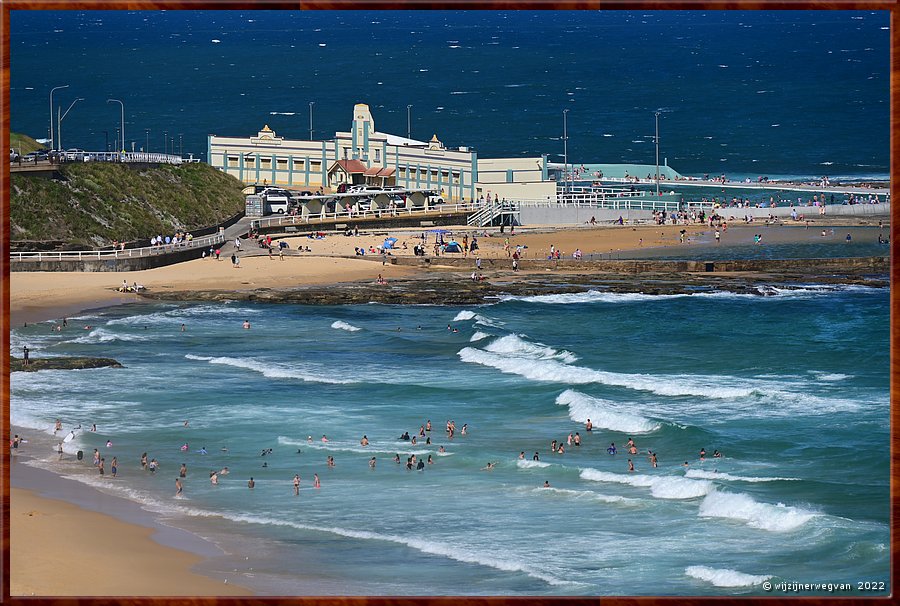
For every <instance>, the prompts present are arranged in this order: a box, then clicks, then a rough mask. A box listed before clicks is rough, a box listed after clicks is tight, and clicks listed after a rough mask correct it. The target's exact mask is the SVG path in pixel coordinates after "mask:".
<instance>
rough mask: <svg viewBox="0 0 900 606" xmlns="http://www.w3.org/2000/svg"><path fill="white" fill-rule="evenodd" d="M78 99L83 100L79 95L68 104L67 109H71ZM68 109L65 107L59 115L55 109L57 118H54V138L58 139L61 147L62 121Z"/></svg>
mask: <svg viewBox="0 0 900 606" xmlns="http://www.w3.org/2000/svg"><path fill="white" fill-rule="evenodd" d="M79 101H84V99H82V98H81V97H78V98H77V99H75V100H74V101H72V105H70V106H69V109H72V107H73V106H74V105H75V104H76V103H78V102H79ZM69 109H67V110H66V112H65V113H64V114H63V115H62V116H60V115H59V108H57V111H56V115H57V116H58V118H57V120H56V138H57V139H58V140H59V146H60V147H62V121H63V120H64V119H65V117H66V116H67V115H68V113H69Z"/></svg>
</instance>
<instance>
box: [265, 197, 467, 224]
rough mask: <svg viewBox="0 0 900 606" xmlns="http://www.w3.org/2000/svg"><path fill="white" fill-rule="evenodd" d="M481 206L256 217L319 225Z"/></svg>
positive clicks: (453, 211) (449, 212) (429, 214)
mask: <svg viewBox="0 0 900 606" xmlns="http://www.w3.org/2000/svg"><path fill="white" fill-rule="evenodd" d="M479 208H480V206H479V205H478V204H477V203H473V202H461V203H459V204H435V205H433V206H428V207H407V208H381V209H370V210H360V211H353V210H350V211H347V210H341V211H338V212H325V211H324V210H323V211H322V212H321V213H310V214H306V215H276V216H271V217H260V218H258V219H254V224H255V225H258V226H259V227H260V228H268V227H287V226H296V225H319V224H323V223H328V224H330V223H337V222H341V221H361V220H366V219H389V218H392V217H405V218H421V219H429V218H433V217H442V216H445V215H456V214H461V213H469V212H473V211H475V210H478V209H479Z"/></svg>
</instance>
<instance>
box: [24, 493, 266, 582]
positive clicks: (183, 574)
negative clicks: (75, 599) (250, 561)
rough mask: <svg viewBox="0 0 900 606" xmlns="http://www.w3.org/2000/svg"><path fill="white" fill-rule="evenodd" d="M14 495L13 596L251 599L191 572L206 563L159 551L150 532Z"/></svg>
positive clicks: (35, 497)
mask: <svg viewBox="0 0 900 606" xmlns="http://www.w3.org/2000/svg"><path fill="white" fill-rule="evenodd" d="M10 497H11V498H10V513H9V518H10V544H11V547H12V549H10V552H9V553H10V595H11V596H95V595H108V596H131V595H142V596H189V595H231V596H234V595H251V592H250V591H249V590H247V589H245V588H243V587H240V586H237V585H234V584H228V583H225V582H224V580H216V579H211V578H208V577H205V576H202V575H199V574H195V573H192V572H190V569H191V568H192V567H193V566H194V565H196V564H197V563H198V562H200V561H201V560H202V558H201V557H200V556H197V555H193V554H190V553H187V552H184V551H180V550H177V549H173V548H170V547H165V546H163V545H160V544H159V543H157V542H156V541H154V540H153V539H152V538H151V536H152V535H153V533H154V531H153V530H152V529H149V528H143V527H140V526H137V525H134V524H127V523H125V522H122V521H119V520H118V519H116V518H115V517H113V516H110V515H104V514H101V513H97V512H94V511H88V510H86V509H82V508H81V507H78V506H76V505H72V504H69V503H66V502H64V501H58V500H55V499H49V498H44V497H40V496H38V495H36V494H35V493H34V492H32V491H29V490H22V489H18V488H13V489H12V490H11V495H10ZM61 537H65V541H64V542H63V541H61V540H60V538H61ZM76 546H77V550H76Z"/></svg>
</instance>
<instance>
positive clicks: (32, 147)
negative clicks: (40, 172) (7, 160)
mask: <svg viewBox="0 0 900 606" xmlns="http://www.w3.org/2000/svg"><path fill="white" fill-rule="evenodd" d="M9 146H10V147H11V148H13V149H14V150H16V151H17V152H19V153H20V154H22V155H23V156H24V155H25V154H27V153H28V152H33V151H36V150H39V149H43V148H45V147H47V146H46V145H41V144H40V143H38V142H37V141H35V140H34V139H32V138H31V137H29V136H28V135H20V134H19V133H9Z"/></svg>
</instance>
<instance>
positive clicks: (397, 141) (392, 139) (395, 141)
mask: <svg viewBox="0 0 900 606" xmlns="http://www.w3.org/2000/svg"><path fill="white" fill-rule="evenodd" d="M375 136H376V137H386V138H387V144H388V145H397V146H400V147H403V146H404V145H408V146H409V147H425V146H426V145H428V144H427V143H425V142H424V141H417V140H416V139H407V138H406V137H398V136H397V135H392V134H390V133H379V132H376V133H375Z"/></svg>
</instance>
